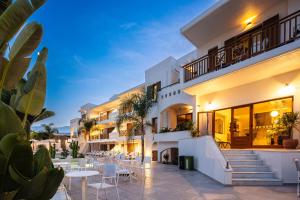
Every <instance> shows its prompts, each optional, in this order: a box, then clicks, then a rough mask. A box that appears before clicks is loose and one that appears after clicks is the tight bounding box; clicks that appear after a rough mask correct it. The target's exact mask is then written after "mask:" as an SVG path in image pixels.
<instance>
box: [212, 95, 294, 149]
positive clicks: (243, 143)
mask: <svg viewBox="0 0 300 200" xmlns="http://www.w3.org/2000/svg"><path fill="white" fill-rule="evenodd" d="M292 107H293V99H292V98H291V97H290V98H284V99H278V100H271V101H266V102H262V103H254V104H249V105H245V106H240V107H234V108H229V109H223V110H216V111H214V112H215V115H214V123H213V124H214V127H213V130H214V137H215V140H216V142H217V143H218V144H219V146H220V147H222V148H229V147H231V148H237V147H242V148H243V147H245V148H247V147H260V146H261V147H266V146H268V147H280V146H281V145H282V137H281V136H280V135H279V134H278V132H276V129H275V127H276V123H277V122H278V119H279V118H280V117H281V116H282V115H283V114H284V113H286V112H291V111H292ZM251 117H252V120H251ZM251 124H252V125H251ZM237 142H238V143H237Z"/></svg>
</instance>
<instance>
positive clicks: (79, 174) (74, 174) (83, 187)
mask: <svg viewBox="0 0 300 200" xmlns="http://www.w3.org/2000/svg"><path fill="white" fill-rule="evenodd" d="M98 174H99V172H98V171H73V172H68V173H67V174H66V177H69V178H81V199H82V200H86V199H87V198H86V197H87V192H86V188H87V177H88V176H96V175H98Z"/></svg>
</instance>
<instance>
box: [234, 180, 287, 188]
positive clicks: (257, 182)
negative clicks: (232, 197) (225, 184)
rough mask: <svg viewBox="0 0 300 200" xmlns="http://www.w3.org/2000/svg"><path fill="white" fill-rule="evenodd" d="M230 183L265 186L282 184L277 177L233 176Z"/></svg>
mask: <svg viewBox="0 0 300 200" xmlns="http://www.w3.org/2000/svg"><path fill="white" fill-rule="evenodd" d="M232 185H242V186H245V185H247V186H248V185H249V186H250V185H265V186H273V185H282V181H280V180H279V179H277V178H263V179H260V178H233V179H232Z"/></svg>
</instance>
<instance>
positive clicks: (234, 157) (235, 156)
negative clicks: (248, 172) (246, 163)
mask: <svg viewBox="0 0 300 200" xmlns="http://www.w3.org/2000/svg"><path fill="white" fill-rule="evenodd" d="M225 157H226V159H227V160H257V159H258V158H257V155H255V154H227V155H225Z"/></svg>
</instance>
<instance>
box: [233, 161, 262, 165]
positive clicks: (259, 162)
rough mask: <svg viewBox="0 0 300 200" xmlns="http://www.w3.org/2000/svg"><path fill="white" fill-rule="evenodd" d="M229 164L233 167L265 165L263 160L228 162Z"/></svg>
mask: <svg viewBox="0 0 300 200" xmlns="http://www.w3.org/2000/svg"><path fill="white" fill-rule="evenodd" d="M228 162H229V164H230V165H231V166H232V165H263V161H262V160H228Z"/></svg>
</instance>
